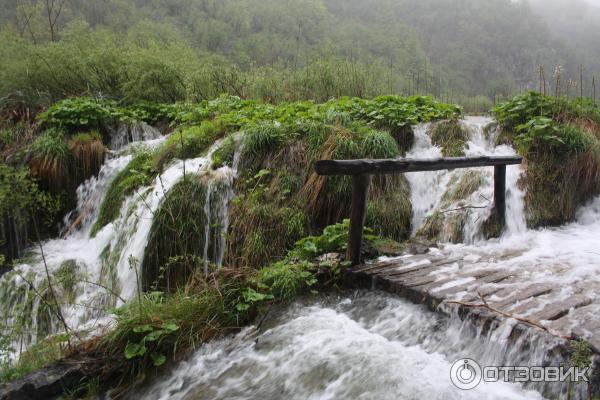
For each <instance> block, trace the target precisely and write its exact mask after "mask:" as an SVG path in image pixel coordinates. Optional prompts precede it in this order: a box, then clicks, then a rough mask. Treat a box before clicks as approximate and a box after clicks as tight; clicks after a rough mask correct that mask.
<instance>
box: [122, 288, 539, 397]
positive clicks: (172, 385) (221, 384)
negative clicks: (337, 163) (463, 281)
mask: <svg viewBox="0 0 600 400" xmlns="http://www.w3.org/2000/svg"><path fill="white" fill-rule="evenodd" d="M268 324H269V327H268V328H265V329H264V330H263V332H261V333H260V334H258V335H257V333H256V332H255V331H254V330H253V329H252V328H250V329H247V330H245V331H243V332H242V333H240V334H238V335H237V336H235V337H234V338H232V339H230V340H223V341H217V342H214V343H211V344H208V345H206V346H204V347H203V348H202V349H201V350H200V351H198V352H197V353H196V354H194V355H193V356H192V357H191V358H190V359H189V360H187V361H183V362H181V363H178V364H177V365H175V366H174V367H173V368H172V371H171V372H170V374H169V376H167V377H166V378H165V377H163V378H161V380H160V382H156V383H155V384H154V385H152V386H151V387H149V388H147V389H146V390H144V391H142V392H141V393H139V392H138V393H136V394H135V395H134V396H132V398H140V397H143V398H146V399H165V400H166V399H171V400H183V399H225V398H226V399H258V398H261V399H266V400H268V399H281V398H286V399H407V400H413V399H426V398H427V399H440V400H441V399H502V400H506V399H542V398H543V397H542V396H541V395H540V394H539V393H538V392H535V391H532V390H527V389H524V388H522V387H520V386H517V385H514V384H508V383H493V384H492V383H486V384H482V385H480V387H478V388H477V389H475V390H473V391H469V392H465V391H461V390H459V389H457V388H455V387H454V386H453V385H452V383H451V381H450V368H451V365H452V363H453V362H454V361H455V360H456V359H459V358H462V357H466V356H470V357H472V358H474V359H477V360H479V361H480V362H482V363H492V362H496V363H501V362H505V361H507V360H508V359H512V361H514V362H516V361H519V358H520V359H521V360H522V359H523V358H524V356H523V355H522V354H518V353H510V352H507V351H502V349H505V348H506V343H505V342H506V340H505V338H503V337H502V336H501V334H498V333H496V334H495V335H496V336H493V335H491V334H490V335H489V336H482V335H478V332H477V331H476V329H474V328H473V327H472V326H471V325H470V324H464V323H462V322H461V321H460V320H459V319H452V318H450V319H449V318H446V317H442V316H440V315H438V314H434V313H431V312H429V311H427V310H426V309H425V308H424V307H422V306H416V305H413V304H409V303H408V302H406V301H404V300H401V299H398V298H395V297H392V296H389V295H386V294H382V293H377V292H375V293H368V294H359V295H358V296H357V297H354V296H351V297H346V298H332V299H326V300H324V301H319V302H316V303H308V304H300V303H298V304H296V305H295V306H293V307H291V308H290V309H288V310H287V311H285V312H284V313H283V314H282V315H279V316H278V317H277V318H276V319H275V320H274V321H270V322H268ZM498 350H500V351H498ZM535 356H538V355H535ZM527 361H529V362H532V360H531V359H528V360H527ZM536 361H537V360H536ZM489 365H495V364H489ZM498 365H505V364H498Z"/></svg>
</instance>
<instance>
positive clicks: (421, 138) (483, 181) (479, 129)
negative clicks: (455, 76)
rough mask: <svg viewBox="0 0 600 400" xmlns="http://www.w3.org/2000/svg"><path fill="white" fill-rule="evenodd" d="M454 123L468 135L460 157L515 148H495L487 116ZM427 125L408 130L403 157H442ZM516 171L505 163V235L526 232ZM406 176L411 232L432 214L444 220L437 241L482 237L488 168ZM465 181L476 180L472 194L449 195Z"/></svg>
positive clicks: (488, 208)
mask: <svg viewBox="0 0 600 400" xmlns="http://www.w3.org/2000/svg"><path fill="white" fill-rule="evenodd" d="M460 123H461V125H462V126H463V128H464V129H465V130H466V132H467V133H468V135H469V138H468V141H467V143H466V147H465V149H464V152H465V156H467V157H477V156H509V155H516V151H515V150H514V149H513V148H512V147H510V146H507V145H500V146H496V144H495V142H496V136H497V134H498V131H497V128H495V127H494V124H493V123H494V121H493V120H492V119H491V118H487V117H466V118H465V119H463V120H461V121H460ZM433 128H434V125H432V124H421V125H417V126H416V127H415V128H414V132H415V143H414V145H413V148H412V149H411V151H410V152H409V153H408V154H407V157H408V158H415V159H416V158H420V159H431V158H438V157H442V150H441V149H440V148H439V147H437V146H435V145H433V144H432V142H431V138H430V131H431V129H433ZM469 174H471V175H469ZM521 174H522V170H521V167H520V166H508V167H507V174H506V187H507V188H508V191H507V194H506V225H507V233H508V234H512V233H517V232H523V231H525V230H526V225H525V212H524V201H523V199H524V192H523V191H522V190H521V189H520V188H519V185H518V181H519V179H520V177H521ZM406 177H407V179H408V181H409V184H410V188H411V201H412V205H413V220H412V225H413V233H416V232H418V231H419V229H421V228H423V226H424V224H425V223H426V222H427V219H428V218H430V217H432V216H433V215H434V214H435V215H438V216H440V217H441V218H443V219H444V220H445V222H444V223H443V224H442V225H443V229H442V233H441V235H440V237H439V239H440V240H441V241H458V242H464V243H474V242H476V241H479V240H481V239H483V236H482V232H481V230H482V226H483V224H484V223H485V221H486V220H487V219H488V218H489V217H490V216H491V213H492V210H493V196H494V191H493V187H494V168H493V167H484V168H470V169H457V170H453V171H448V170H442V171H432V172H415V173H408V174H406ZM468 179H475V180H478V181H479V182H478V183H477V186H476V187H475V188H474V190H473V192H472V193H467V195H466V197H465V198H460V199H454V198H453V197H452V196H453V194H454V192H455V191H457V190H460V189H461V185H463V186H464V185H465V183H464V182H466V181H467V180H468ZM444 231H449V232H450V233H445V232H444ZM457 231H458V234H457V233H456V232H457ZM457 236H459V237H457Z"/></svg>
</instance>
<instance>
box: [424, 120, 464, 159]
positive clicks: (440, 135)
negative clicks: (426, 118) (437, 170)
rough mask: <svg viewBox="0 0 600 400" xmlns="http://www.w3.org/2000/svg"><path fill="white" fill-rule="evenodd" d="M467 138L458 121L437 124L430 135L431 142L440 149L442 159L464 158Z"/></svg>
mask: <svg viewBox="0 0 600 400" xmlns="http://www.w3.org/2000/svg"><path fill="white" fill-rule="evenodd" d="M468 138H469V135H468V133H467V132H466V131H465V128H464V127H463V126H462V125H461V124H460V122H459V121H458V120H450V121H442V122H439V123H437V124H436V125H435V127H434V128H433V131H432V133H431V141H432V142H433V144H435V145H436V146H439V147H441V148H442V154H443V155H444V157H461V156H464V155H465V145H466V142H467V139H468Z"/></svg>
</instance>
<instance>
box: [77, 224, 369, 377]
mask: <svg viewBox="0 0 600 400" xmlns="http://www.w3.org/2000/svg"><path fill="white" fill-rule="evenodd" d="M347 238H348V221H345V222H344V223H343V224H338V225H336V226H331V227H327V228H326V229H325V230H324V231H323V234H322V235H320V236H315V237H308V238H305V239H303V240H301V241H299V242H298V243H297V244H296V245H295V247H294V248H293V249H292V250H291V251H290V252H289V254H288V255H287V256H286V257H285V258H284V259H283V260H281V261H279V262H276V263H273V264H271V265H268V266H266V267H263V268H259V269H244V268H241V269H240V268H236V269H231V268H226V267H222V268H214V267H212V266H211V267H210V268H209V274H208V275H207V276H205V275H204V274H203V273H202V272H201V270H202V268H198V267H197V268H195V269H194V270H193V271H189V272H188V274H187V279H186V280H184V281H183V282H184V284H182V285H180V286H179V289H177V290H175V291H174V292H172V293H170V294H167V293H163V292H150V293H143V294H141V297H139V298H138V299H136V300H135V301H133V302H131V303H130V304H128V305H126V306H123V307H121V308H119V309H118V310H116V315H117V326H116V328H115V329H114V330H113V331H111V332H110V333H109V334H107V335H106V336H105V337H104V338H102V339H101V340H100V341H98V342H96V343H94V345H93V349H92V350H89V352H88V355H91V356H94V357H98V358H101V359H103V360H110V362H107V363H106V365H107V366H108V368H106V373H105V375H102V376H101V380H103V381H104V380H106V379H110V378H111V377H112V378H114V374H115V372H118V374H117V375H118V378H119V379H122V381H120V382H119V383H121V384H123V383H127V382H133V381H134V380H139V379H143V375H144V374H146V373H147V371H148V370H150V369H152V368H156V367H160V366H161V365H163V364H165V363H166V362H168V361H170V360H173V359H178V358H179V357H181V356H182V355H184V354H186V352H187V351H188V350H189V349H190V348H195V347H197V346H201V345H202V344H203V343H205V342H207V341H209V340H211V339H213V338H215V337H219V336H222V335H224V334H226V333H228V332H233V331H235V330H237V329H239V328H240V327H242V326H244V325H245V324H247V323H248V322H250V321H251V320H252V319H254V318H255V317H256V316H258V315H260V314H263V313H264V312H265V311H266V307H267V306H268V305H270V304H277V303H281V302H284V301H288V300H290V299H293V298H294V297H296V296H298V295H299V294H302V293H307V292H308V291H309V290H310V289H311V288H314V287H315V285H316V284H317V274H325V275H326V276H329V278H327V279H326V280H327V281H329V282H330V283H329V284H330V285H331V284H334V283H335V282H336V281H337V279H338V278H340V277H341V275H340V274H339V272H340V270H341V268H342V267H343V265H342V264H340V263H331V262H328V263H316V262H315V257H316V256H317V255H319V254H321V253H322V252H330V251H337V252H341V251H344V247H345V245H346V242H347ZM369 238H370V236H368V235H367V239H369ZM183 257H184V258H188V259H196V260H198V258H197V257H194V256H193V255H184V256H183ZM104 383H106V382H104Z"/></svg>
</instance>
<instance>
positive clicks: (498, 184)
mask: <svg viewBox="0 0 600 400" xmlns="http://www.w3.org/2000/svg"><path fill="white" fill-rule="evenodd" d="M494 208H495V209H496V217H497V218H498V223H499V224H500V226H501V227H502V228H504V226H505V225H506V165H496V166H495V167H494Z"/></svg>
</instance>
